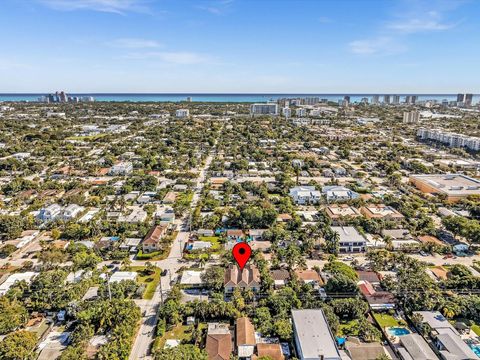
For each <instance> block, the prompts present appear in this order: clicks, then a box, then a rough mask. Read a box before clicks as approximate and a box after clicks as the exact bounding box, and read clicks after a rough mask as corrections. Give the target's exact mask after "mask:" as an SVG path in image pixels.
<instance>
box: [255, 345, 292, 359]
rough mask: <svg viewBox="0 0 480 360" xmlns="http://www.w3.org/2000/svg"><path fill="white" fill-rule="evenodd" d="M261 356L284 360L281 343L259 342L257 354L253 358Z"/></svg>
mask: <svg viewBox="0 0 480 360" xmlns="http://www.w3.org/2000/svg"><path fill="white" fill-rule="evenodd" d="M259 358H267V359H272V360H284V359H285V356H283V352H282V347H281V346H280V344H264V343H261V344H257V355H256V356H255V355H254V356H253V357H252V360H256V359H259Z"/></svg>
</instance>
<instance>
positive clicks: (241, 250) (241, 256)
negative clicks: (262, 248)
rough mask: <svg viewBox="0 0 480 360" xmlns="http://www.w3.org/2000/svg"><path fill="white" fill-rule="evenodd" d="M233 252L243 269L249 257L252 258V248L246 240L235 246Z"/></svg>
mask: <svg viewBox="0 0 480 360" xmlns="http://www.w3.org/2000/svg"><path fill="white" fill-rule="evenodd" d="M232 254H233V257H234V258H235V261H236V262H237V264H238V266H239V267H240V270H243V268H244V267H245V264H246V263H247V261H248V259H250V255H252V248H251V247H250V245H248V244H247V243H245V242H239V243H237V244H236V245H235V246H234V247H233V249H232Z"/></svg>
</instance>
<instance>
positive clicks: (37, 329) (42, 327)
mask: <svg viewBox="0 0 480 360" xmlns="http://www.w3.org/2000/svg"><path fill="white" fill-rule="evenodd" d="M48 328H49V325H48V324H47V322H46V321H45V320H42V322H41V323H40V324H37V325H35V326H32V327H31V328H29V330H28V331H30V332H33V333H35V335H37V339H40V338H41V337H42V336H43V334H45V331H47V330H48Z"/></svg>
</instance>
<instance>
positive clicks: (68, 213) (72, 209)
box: [62, 204, 85, 220]
mask: <svg viewBox="0 0 480 360" xmlns="http://www.w3.org/2000/svg"><path fill="white" fill-rule="evenodd" d="M83 210H85V208H84V207H83V206H80V205H77V204H70V205H68V206H67V207H66V208H64V209H63V211H62V217H63V218H64V219H65V220H71V219H73V218H75V217H76V216H78V215H79V214H80V213H81V212H82V211H83Z"/></svg>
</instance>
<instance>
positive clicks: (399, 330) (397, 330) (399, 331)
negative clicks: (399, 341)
mask: <svg viewBox="0 0 480 360" xmlns="http://www.w3.org/2000/svg"><path fill="white" fill-rule="evenodd" d="M388 333H389V334H390V335H393V336H402V335H408V334H410V330H408V329H405V328H403V327H391V328H389V329H388Z"/></svg>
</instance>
